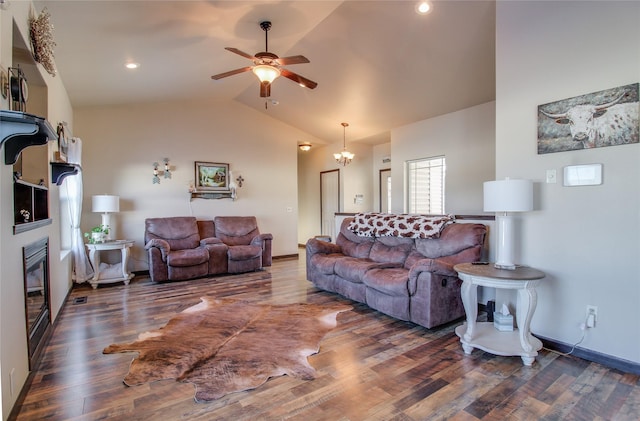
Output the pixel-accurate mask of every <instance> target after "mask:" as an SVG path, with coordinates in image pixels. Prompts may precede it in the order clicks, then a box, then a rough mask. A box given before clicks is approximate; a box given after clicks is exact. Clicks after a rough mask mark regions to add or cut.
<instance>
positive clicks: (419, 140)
mask: <svg viewBox="0 0 640 421" xmlns="http://www.w3.org/2000/svg"><path fill="white" fill-rule="evenodd" d="M441 155H444V156H445V158H446V165H447V168H446V175H445V177H446V185H445V212H446V213H449V214H473V215H478V214H481V213H482V182H483V181H487V180H493V179H494V168H495V103H494V102H488V103H485V104H481V105H477V106H475V107H470V108H467V109H464V110H461V111H457V112H454V113H450V114H445V115H442V116H439V117H435V118H431V119H428V120H422V121H418V122H416V123H413V124H409V125H406V126H403V127H398V128H396V129H394V130H392V131H391V157H392V160H391V164H392V165H391V191H392V193H391V195H392V199H391V206H392V210H393V212H405V211H406V209H405V201H406V198H405V195H404V191H405V180H404V179H405V162H406V161H408V160H412V159H419V158H429V157H434V156H441Z"/></svg>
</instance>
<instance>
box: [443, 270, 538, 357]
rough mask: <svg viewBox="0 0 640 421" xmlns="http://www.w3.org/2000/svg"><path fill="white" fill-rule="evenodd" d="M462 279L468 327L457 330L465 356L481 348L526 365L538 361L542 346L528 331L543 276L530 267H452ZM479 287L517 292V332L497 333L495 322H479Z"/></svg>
mask: <svg viewBox="0 0 640 421" xmlns="http://www.w3.org/2000/svg"><path fill="white" fill-rule="evenodd" d="M453 269H454V270H455V271H457V272H458V276H459V277H460V279H462V303H463V304H464V311H465V313H466V316H467V322H466V324H463V325H461V326H458V327H457V328H456V335H458V336H459V337H460V342H461V343H462V349H463V350H464V352H465V354H471V351H473V349H474V348H479V349H482V350H484V351H487V352H490V353H492V354H495V355H504V356H510V355H518V356H520V357H521V358H522V362H523V363H524V365H527V366H530V365H531V364H533V362H534V361H535V357H536V355H538V350H539V349H541V348H542V342H540V340H539V339H538V338H536V337H534V336H533V335H531V331H530V330H529V326H530V324H531V318H532V317H533V313H534V311H535V309H536V304H537V302H538V294H537V293H536V286H537V285H538V284H539V283H540V280H541V279H542V278H544V277H545V274H544V272H541V271H539V270H537V269H533V268H530V267H518V268H516V269H515V270H506V269H496V268H495V267H494V266H493V264H488V265H472V264H471V263H463V264H458V265H455V266H454V267H453ZM478 285H481V286H484V287H492V288H504V289H515V290H517V291H518V298H517V302H516V321H517V324H518V328H517V329H514V330H513V331H512V332H509V331H499V330H497V329H496V328H495V327H494V326H493V323H492V322H476V319H477V317H478Z"/></svg>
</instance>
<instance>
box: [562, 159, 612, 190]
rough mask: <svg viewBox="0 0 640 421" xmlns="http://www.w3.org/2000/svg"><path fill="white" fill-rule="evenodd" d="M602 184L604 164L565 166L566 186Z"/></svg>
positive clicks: (564, 182)
mask: <svg viewBox="0 0 640 421" xmlns="http://www.w3.org/2000/svg"><path fill="white" fill-rule="evenodd" d="M600 184H602V164H585V165H569V166H567V167H564V180H563V185H565V186H569V187H572V186H597V185H600Z"/></svg>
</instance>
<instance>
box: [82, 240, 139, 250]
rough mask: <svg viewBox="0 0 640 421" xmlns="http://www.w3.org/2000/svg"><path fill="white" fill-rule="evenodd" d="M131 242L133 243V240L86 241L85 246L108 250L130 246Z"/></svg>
mask: <svg viewBox="0 0 640 421" xmlns="http://www.w3.org/2000/svg"><path fill="white" fill-rule="evenodd" d="M133 243H135V241H134V240H108V241H105V242H103V243H87V244H86V246H87V248H89V249H96V250H109V249H119V248H123V247H131V246H132V245H133Z"/></svg>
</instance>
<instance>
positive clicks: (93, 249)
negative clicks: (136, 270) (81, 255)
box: [87, 240, 134, 289]
mask: <svg viewBox="0 0 640 421" xmlns="http://www.w3.org/2000/svg"><path fill="white" fill-rule="evenodd" d="M133 243H134V241H133V240H114V241H107V242H104V243H94V244H87V248H88V249H89V259H90V260H91V264H92V265H93V272H94V274H93V278H92V279H90V280H89V283H90V284H91V286H92V287H93V289H97V288H98V284H108V283H112V282H121V281H124V284H125V285H129V281H130V280H131V278H133V274H132V273H130V272H129V271H128V269H127V262H128V261H129V249H130V248H131V246H133ZM103 250H120V252H121V255H122V260H121V264H122V273H119V274H118V276H114V277H111V278H100V252H101V251H103Z"/></svg>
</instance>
